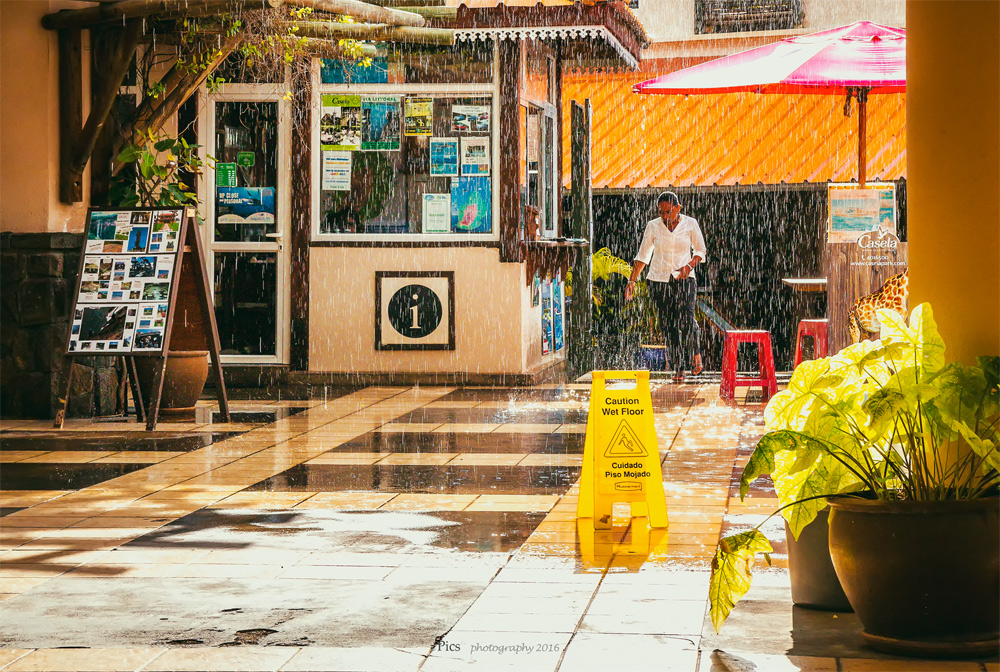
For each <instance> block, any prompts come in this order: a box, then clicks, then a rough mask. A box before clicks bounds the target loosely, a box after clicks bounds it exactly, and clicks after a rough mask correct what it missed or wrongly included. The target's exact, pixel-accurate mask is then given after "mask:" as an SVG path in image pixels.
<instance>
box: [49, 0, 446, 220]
mask: <svg viewBox="0 0 1000 672" xmlns="http://www.w3.org/2000/svg"><path fill="white" fill-rule="evenodd" d="M97 2H98V4H93V2H90V3H89V4H90V6H88V7H82V8H80V9H68V10H62V11H59V12H54V13H51V14H47V15H45V16H44V17H43V18H42V26H43V27H44V28H46V29H48V30H54V31H57V32H58V36H59V91H60V95H59V106H60V108H59V155H60V170H59V198H60V200H61V201H63V202H64V203H77V202H80V201H81V200H83V173H84V170H85V169H86V167H87V164H88V163H89V162H90V160H91V157H93V156H94V155H95V151H97V152H98V153H99V154H101V155H102V157H103V158H104V159H108V158H110V157H113V156H116V155H117V152H118V150H120V148H121V147H122V146H123V145H124V144H125V139H124V138H109V137H107V136H108V134H107V133H103V131H104V129H105V125H106V122H107V120H108V118H109V115H110V113H111V110H112V107H113V106H114V102H115V97H116V96H117V95H118V92H119V90H120V88H121V86H122V82H123V81H124V79H125V76H126V74H127V72H128V69H129V65H130V63H132V59H133V58H134V57H135V55H136V50H137V48H138V47H139V45H140V44H141V43H143V41H146V42H150V43H152V42H154V40H155V41H157V42H159V43H161V44H162V43H164V42H169V40H170V36H171V35H176V34H178V33H180V32H182V31H183V30H184V26H185V22H187V21H189V20H191V19H206V18H212V17H216V18H221V17H225V16H227V15H228V16H232V15H240V14H242V13H244V12H270V13H272V14H273V16H274V18H276V19H277V20H276V22H275V23H274V25H275V26H276V27H277V28H278V29H280V30H282V31H286V32H284V33H283V34H282V35H279V37H282V38H284V39H290V40H294V41H295V44H296V47H297V48H298V49H301V50H302V51H303V53H304V54H306V55H310V56H327V57H338V56H343V55H344V54H345V50H344V48H343V47H342V46H341V45H340V42H341V41H342V40H359V41H364V42H400V43H407V44H424V45H450V44H453V43H454V41H455V34H454V31H453V30H451V29H449V28H440V27H438V28H431V27H427V22H428V19H437V20H446V21H447V20H449V19H453V18H454V16H455V13H456V10H455V9H454V8H448V7H444V6H443V4H444V0H377V4H373V3H367V2H360V1H359V0H97ZM302 9H309V10H311V12H309V13H308V15H307V16H304V17H302V16H298V14H301V12H296V14H293V13H292V11H290V10H302ZM343 17H350V19H352V20H353V22H344V20H343ZM293 19H294V20H293ZM83 30H90V31H91V33H92V38H93V39H92V48H93V50H94V66H95V67H93V68H92V69H91V73H92V80H93V82H92V90H93V94H92V103H91V106H90V114H89V115H88V117H87V120H86V122H84V121H83V85H82V31H83ZM98 36H100V39H98ZM214 37H215V39H214V41H213V42H212V44H211V48H210V49H209V50H206V52H205V53H204V54H202V55H201V62H200V65H199V66H198V67H196V68H191V67H185V66H183V65H181V64H179V63H175V64H174V66H173V67H171V68H170V69H169V70H168V71H167V72H166V74H164V75H163V76H162V78H161V79H160V81H159V87H160V92H159V95H157V96H156V97H151V96H150V97H145V98H144V99H143V100H142V102H141V104H140V105H139V106H138V108H137V109H136V111H135V114H134V117H133V123H132V126H131V138H130V141H131V142H133V143H135V144H142V143H143V142H144V141H145V140H146V139H147V138H148V137H149V136H148V132H149V131H150V130H155V129H158V128H159V127H160V126H162V124H163V123H164V122H165V121H166V120H167V119H169V118H170V117H171V116H172V115H174V114H175V113H176V112H177V110H178V108H180V106H181V105H182V104H183V103H184V102H185V101H186V100H187V99H188V98H189V97H190V96H191V95H192V94H193V93H194V92H195V91H197V90H198V88H199V87H200V86H201V85H202V84H203V83H204V82H205V81H206V79H208V77H209V76H210V75H211V74H212V72H213V71H215V69H216V68H217V67H218V66H219V65H221V64H222V63H223V62H224V61H225V60H226V59H227V58H228V57H229V56H230V54H232V52H233V50H234V49H236V48H237V47H238V46H239V43H240V40H241V37H242V36H241V35H240V34H239V33H236V34H223V33H222V32H221V31H220V32H219V33H218V34H217V35H216V36H214ZM373 50H374V47H373V46H372V45H362V47H361V53H362V54H371V53H373ZM94 169H95V170H103V168H100V169H99V168H98V167H97V165H96V164H95V166H94Z"/></svg>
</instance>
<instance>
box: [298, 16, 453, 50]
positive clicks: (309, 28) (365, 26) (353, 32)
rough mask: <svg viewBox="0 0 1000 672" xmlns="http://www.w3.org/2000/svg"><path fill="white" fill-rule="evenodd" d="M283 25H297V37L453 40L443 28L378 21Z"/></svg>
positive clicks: (420, 41)
mask: <svg viewBox="0 0 1000 672" xmlns="http://www.w3.org/2000/svg"><path fill="white" fill-rule="evenodd" d="M285 25H287V26H289V27H295V28H298V32H296V35H297V36H299V37H318V38H325V39H333V40H367V41H370V42H407V43H409V44H435V45H441V44H444V45H450V44H454V43H455V31H453V30H447V29H443V28H412V27H409V26H387V25H384V24H378V23H336V22H326V23H321V22H317V21H288V22H286V23H285Z"/></svg>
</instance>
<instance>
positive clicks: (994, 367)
mask: <svg viewBox="0 0 1000 672" xmlns="http://www.w3.org/2000/svg"><path fill="white" fill-rule="evenodd" d="M976 363H977V364H978V365H979V368H980V369H982V370H983V376H984V377H985V379H986V384H987V385H988V386H989V388H990V389H991V390H992V391H993V392H994V393H996V392H997V391H998V388H1000V357H998V356H989V357H976Z"/></svg>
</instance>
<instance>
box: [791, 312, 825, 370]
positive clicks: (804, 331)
mask: <svg viewBox="0 0 1000 672" xmlns="http://www.w3.org/2000/svg"><path fill="white" fill-rule="evenodd" d="M829 322H830V321H829V320H800V321H799V331H798V333H797V334H796V336H795V366H798V365H799V364H801V363H802V337H803V336H812V339H813V357H814V358H816V359H819V358H820V357H826V356H827V353H828V352H829V348H830V344H829V340H828V339H827V325H828V324H829Z"/></svg>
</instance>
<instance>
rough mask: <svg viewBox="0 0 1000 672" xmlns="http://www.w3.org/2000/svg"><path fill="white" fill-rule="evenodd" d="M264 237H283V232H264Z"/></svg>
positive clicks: (279, 238)
mask: <svg viewBox="0 0 1000 672" xmlns="http://www.w3.org/2000/svg"><path fill="white" fill-rule="evenodd" d="M264 237H265V238H276V239H278V240H281V239H282V238H284V237H285V234H283V233H265V234H264Z"/></svg>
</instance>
